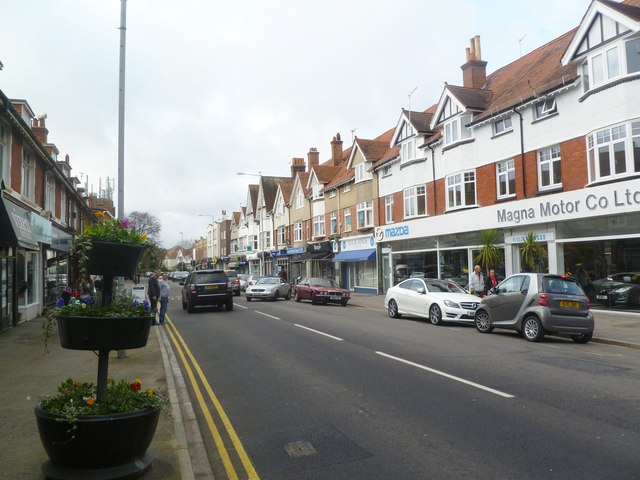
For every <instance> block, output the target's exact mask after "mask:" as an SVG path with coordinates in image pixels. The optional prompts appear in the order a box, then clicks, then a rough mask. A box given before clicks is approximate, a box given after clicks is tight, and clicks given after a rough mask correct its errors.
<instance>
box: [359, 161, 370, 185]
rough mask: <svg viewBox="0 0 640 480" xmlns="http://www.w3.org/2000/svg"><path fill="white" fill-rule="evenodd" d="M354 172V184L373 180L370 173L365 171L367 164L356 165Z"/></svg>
mask: <svg viewBox="0 0 640 480" xmlns="http://www.w3.org/2000/svg"><path fill="white" fill-rule="evenodd" d="M355 171H356V172H355V173H356V179H355V180H356V183H360V182H366V181H367V180H371V179H372V178H373V175H372V174H371V172H369V171H367V164H366V163H364V162H361V163H359V164H357V165H356V168H355Z"/></svg>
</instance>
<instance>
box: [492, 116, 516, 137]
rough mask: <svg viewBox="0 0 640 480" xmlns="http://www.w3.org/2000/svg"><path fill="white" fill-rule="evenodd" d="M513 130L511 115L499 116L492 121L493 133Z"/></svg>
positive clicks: (500, 133) (499, 133) (497, 133)
mask: <svg viewBox="0 0 640 480" xmlns="http://www.w3.org/2000/svg"><path fill="white" fill-rule="evenodd" d="M511 131H513V124H512V123H511V117H505V118H501V119H500V120H496V121H495V122H493V134H494V135H502V134H503V133H507V132H511Z"/></svg>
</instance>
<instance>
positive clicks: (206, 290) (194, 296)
mask: <svg viewBox="0 0 640 480" xmlns="http://www.w3.org/2000/svg"><path fill="white" fill-rule="evenodd" d="M211 305H217V306H218V307H221V306H222V305H224V306H225V307H226V309H227V310H233V289H232V285H231V282H230V281H229V277H227V274H226V273H224V270H196V271H194V272H191V274H190V275H189V277H188V278H187V280H186V282H185V284H184V286H183V287H182V309H183V310H187V311H188V312H189V313H193V311H194V309H195V308H196V307H202V306H211Z"/></svg>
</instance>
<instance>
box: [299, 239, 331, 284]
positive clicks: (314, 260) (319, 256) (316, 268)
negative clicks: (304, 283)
mask: <svg viewBox="0 0 640 480" xmlns="http://www.w3.org/2000/svg"><path fill="white" fill-rule="evenodd" d="M301 248H303V249H304V253H296V254H293V255H291V268H290V270H291V271H290V272H289V279H290V280H291V282H292V283H296V281H297V279H298V278H304V277H329V278H335V269H334V267H333V262H332V261H331V260H332V258H333V247H332V245H331V242H330V241H328V240H326V241H323V242H317V243H309V244H307V246H306V247H301ZM293 250H294V249H288V251H293ZM296 251H297V250H296Z"/></svg>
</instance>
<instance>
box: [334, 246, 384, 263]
mask: <svg viewBox="0 0 640 480" xmlns="http://www.w3.org/2000/svg"><path fill="white" fill-rule="evenodd" d="M374 258H376V249H375V248H366V249H364V250H350V251H347V252H340V253H338V254H337V255H336V256H335V257H333V261H334V262H364V261H366V260H373V259H374Z"/></svg>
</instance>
